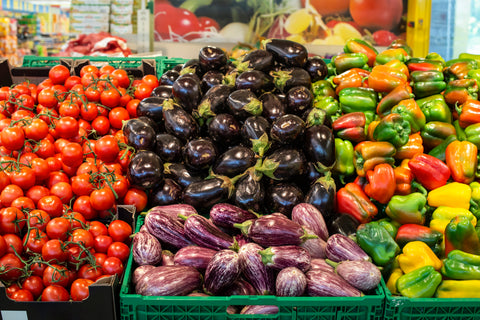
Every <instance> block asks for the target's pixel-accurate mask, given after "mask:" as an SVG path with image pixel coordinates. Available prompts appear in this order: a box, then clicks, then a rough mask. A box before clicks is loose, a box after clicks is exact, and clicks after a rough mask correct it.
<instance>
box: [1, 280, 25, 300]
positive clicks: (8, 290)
mask: <svg viewBox="0 0 480 320" xmlns="http://www.w3.org/2000/svg"><path fill="white" fill-rule="evenodd" d="M20 289H21V288H20V286H19V285H18V284H17V283H13V284H11V285H10V286H8V287H7V288H6V289H5V292H6V294H7V297H9V298H12V296H13V294H14V293H15V292H17V291H18V290H20Z"/></svg>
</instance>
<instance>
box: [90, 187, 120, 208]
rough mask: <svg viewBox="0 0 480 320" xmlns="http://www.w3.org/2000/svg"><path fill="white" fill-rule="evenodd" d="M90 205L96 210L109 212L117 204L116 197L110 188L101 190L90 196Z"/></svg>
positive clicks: (93, 192)
mask: <svg viewBox="0 0 480 320" xmlns="http://www.w3.org/2000/svg"><path fill="white" fill-rule="evenodd" d="M90 204H91V205H92V208H93V209H95V210H108V209H110V208H112V207H113V206H114V204H115V195H114V194H113V192H112V190H111V189H110V188H100V189H97V190H94V191H92V193H91V194H90Z"/></svg>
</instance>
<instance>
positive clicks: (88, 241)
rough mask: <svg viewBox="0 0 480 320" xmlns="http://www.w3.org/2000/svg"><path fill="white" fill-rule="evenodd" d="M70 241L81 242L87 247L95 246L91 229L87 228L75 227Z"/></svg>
mask: <svg viewBox="0 0 480 320" xmlns="http://www.w3.org/2000/svg"><path fill="white" fill-rule="evenodd" d="M68 241H71V242H76V243H81V244H82V245H83V246H84V247H85V248H87V249H90V248H93V244H94V239H93V236H92V234H91V233H90V231H88V230H85V229H81V228H80V229H75V230H73V231H72V234H71V235H70V237H69V238H68Z"/></svg>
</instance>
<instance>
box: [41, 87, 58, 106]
mask: <svg viewBox="0 0 480 320" xmlns="http://www.w3.org/2000/svg"><path fill="white" fill-rule="evenodd" d="M37 100H38V103H39V104H41V105H42V106H44V107H47V108H55V107H56V106H57V104H58V100H57V98H56V94H55V90H54V89H53V87H48V88H45V89H43V90H42V91H40V92H39V93H38V95H37Z"/></svg>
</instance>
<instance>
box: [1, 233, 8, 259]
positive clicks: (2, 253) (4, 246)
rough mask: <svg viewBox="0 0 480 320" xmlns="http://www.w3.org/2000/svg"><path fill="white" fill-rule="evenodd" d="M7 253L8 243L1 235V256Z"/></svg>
mask: <svg viewBox="0 0 480 320" xmlns="http://www.w3.org/2000/svg"><path fill="white" fill-rule="evenodd" d="M5 253H7V243H6V242H5V239H4V238H3V236H2V235H0V257H2V256H3V255H4V254H5Z"/></svg>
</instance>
